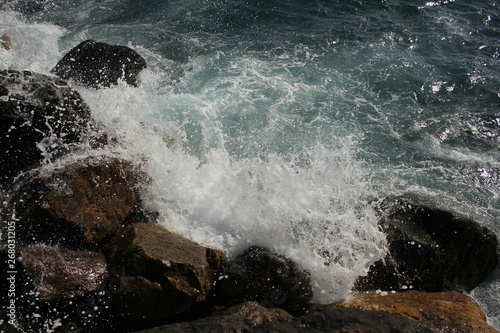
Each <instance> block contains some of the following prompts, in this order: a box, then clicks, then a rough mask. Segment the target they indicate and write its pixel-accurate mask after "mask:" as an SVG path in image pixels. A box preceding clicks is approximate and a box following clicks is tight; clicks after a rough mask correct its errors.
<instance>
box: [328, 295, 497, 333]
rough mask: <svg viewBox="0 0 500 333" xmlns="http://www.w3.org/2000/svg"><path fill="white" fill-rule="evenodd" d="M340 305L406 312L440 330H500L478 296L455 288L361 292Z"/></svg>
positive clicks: (395, 312) (412, 317) (491, 332)
mask: <svg viewBox="0 0 500 333" xmlns="http://www.w3.org/2000/svg"><path fill="white" fill-rule="evenodd" d="M338 306H341V307H348V308H356V309H364V310H375V311H383V312H388V313H392V314H398V315H402V316H404V317H407V318H410V319H413V320H418V321H419V322H422V323H424V324H426V325H427V326H429V327H430V328H432V329H434V330H436V331H437V332H484V333H487V332H490V333H496V332H497V330H495V329H494V328H493V327H491V326H489V325H488V323H487V321H486V315H485V314H484V312H483V311H482V310H481V309H480V308H479V306H478V305H477V303H476V302H475V301H474V299H472V298H471V297H469V296H467V295H463V294H460V293H457V292H454V291H448V292H440V293H425V292H419V291H413V290H409V291H405V292H391V291H381V290H378V291H369V292H361V293H358V294H356V295H354V297H352V298H351V299H349V300H348V301H346V302H344V303H341V304H340V305H338Z"/></svg>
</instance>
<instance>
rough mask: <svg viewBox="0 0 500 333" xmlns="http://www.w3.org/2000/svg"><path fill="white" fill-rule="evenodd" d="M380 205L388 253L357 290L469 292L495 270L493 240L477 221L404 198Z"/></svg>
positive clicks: (495, 246) (360, 279)
mask: <svg viewBox="0 0 500 333" xmlns="http://www.w3.org/2000/svg"><path fill="white" fill-rule="evenodd" d="M381 206H382V216H381V222H380V225H381V227H382V229H383V230H384V232H385V233H386V235H387V241H388V244H389V254H388V255H387V256H386V258H385V259H384V260H380V261H378V262H376V263H375V264H373V265H372V266H371V267H370V271H369V272H368V274H367V276H364V277H360V278H359V279H358V280H357V282H356V286H355V289H356V290H375V289H383V290H404V289H407V288H410V289H411V288H413V289H415V290H421V291H429V292H435V291H447V290H458V291H470V290H472V289H473V288H474V287H476V286H477V285H478V284H479V283H481V282H483V281H484V280H485V279H486V278H487V277H488V276H489V275H490V274H491V273H492V272H493V270H494V269H495V267H496V265H497V263H498V255H497V247H498V240H497V238H496V236H495V235H494V234H493V233H492V232H491V231H489V230H488V229H486V228H484V227H482V226H480V225H479V224H478V223H476V222H474V221H472V220H469V219H466V218H463V217H460V216H458V215H456V214H452V213H450V212H446V211H443V210H440V209H436V208H432V207H427V206H423V205H418V204H415V203H413V202H411V201H410V200H408V199H396V200H385V201H384V202H383V204H382V205H381Z"/></svg>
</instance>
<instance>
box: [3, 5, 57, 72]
mask: <svg viewBox="0 0 500 333" xmlns="http://www.w3.org/2000/svg"><path fill="white" fill-rule="evenodd" d="M64 33H65V30H64V28H62V27H58V26H55V25H52V24H49V23H28V22H26V20H25V19H24V18H23V17H22V16H21V15H20V14H18V13H15V12H9V11H7V12H6V11H0V36H2V35H4V34H5V35H7V36H9V38H10V40H11V49H10V50H5V49H4V48H3V47H0V68H1V69H13V70H31V71H34V72H39V73H48V72H49V71H50V70H51V69H52V68H53V67H54V66H55V65H56V63H57V61H58V60H59V59H60V58H61V54H60V52H59V46H58V41H59V38H61V37H62V36H63V35H64Z"/></svg>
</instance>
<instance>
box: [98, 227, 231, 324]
mask: <svg viewBox="0 0 500 333" xmlns="http://www.w3.org/2000/svg"><path fill="white" fill-rule="evenodd" d="M105 253H106V256H107V258H108V262H109V265H110V267H112V268H113V269H114V270H115V271H117V272H122V273H121V276H120V285H121V292H120V293H118V294H117V295H116V297H115V298H114V299H113V308H114V309H115V311H116V312H117V313H118V314H119V315H121V316H122V317H123V318H126V319H127V320H132V321H153V320H162V319H167V318H170V317H173V316H175V315H177V314H179V313H181V312H183V311H186V310H188V309H190V308H192V307H193V306H195V305H196V304H199V303H201V302H204V301H206V300H207V297H208V296H209V294H210V291H211V288H212V284H213V281H214V277H215V274H216V273H217V271H218V270H219V268H220V265H221V261H222V256H223V254H222V252H220V251H218V250H213V249H210V248H205V247H203V246H200V245H198V244H196V243H193V242H191V241H190V240H188V239H186V238H184V237H182V236H180V235H176V234H174V233H172V232H170V231H168V230H166V229H164V228H162V227H160V226H158V225H153V224H148V223H134V224H130V225H128V226H126V227H124V228H123V229H122V230H121V231H120V232H119V233H118V234H117V235H116V236H115V238H114V239H113V240H112V241H111V242H110V243H109V244H108V245H107V246H106V248H105Z"/></svg>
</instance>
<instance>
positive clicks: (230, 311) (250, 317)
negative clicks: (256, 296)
mask: <svg viewBox="0 0 500 333" xmlns="http://www.w3.org/2000/svg"><path fill="white" fill-rule="evenodd" d="M228 315H229V316H239V315H244V316H246V320H247V321H253V322H255V323H257V324H260V323H263V322H272V321H275V320H280V319H292V318H293V316H292V315H291V314H289V313H288V312H286V311H285V310H283V309H281V308H271V309H268V308H266V307H264V306H262V305H260V304H259V303H257V302H253V301H250V302H244V303H241V304H238V305H235V306H232V307H230V308H227V309H225V310H223V311H219V312H215V313H212V314H211V316H228Z"/></svg>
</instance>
